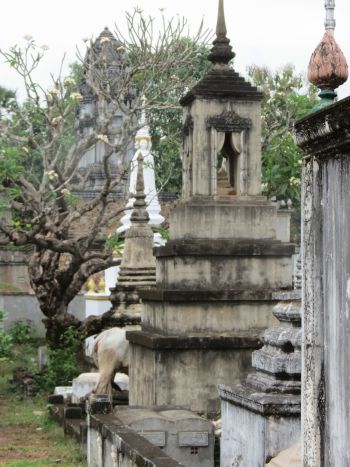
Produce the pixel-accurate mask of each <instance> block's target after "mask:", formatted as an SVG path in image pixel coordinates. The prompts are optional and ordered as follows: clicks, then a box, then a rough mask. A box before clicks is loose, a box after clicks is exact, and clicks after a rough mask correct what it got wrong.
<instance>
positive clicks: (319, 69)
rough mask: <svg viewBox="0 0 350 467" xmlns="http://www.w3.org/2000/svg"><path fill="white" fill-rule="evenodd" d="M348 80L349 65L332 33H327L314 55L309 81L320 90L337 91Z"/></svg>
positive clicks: (311, 59) (310, 65)
mask: <svg viewBox="0 0 350 467" xmlns="http://www.w3.org/2000/svg"><path fill="white" fill-rule="evenodd" d="M347 79H348V65H347V62H346V59H345V57H344V54H343V52H342V51H341V49H340V47H339V45H338V44H337V42H336V41H335V39H334V36H333V34H332V32H331V31H326V32H325V34H324V36H323V38H322V40H321V42H320V43H319V44H318V46H317V47H316V49H315V51H314V53H313V54H312V56H311V58H310V62H309V67H308V80H309V81H310V82H311V83H312V84H314V85H315V86H317V87H318V88H320V89H336V88H337V87H338V86H340V85H341V84H343V83H345V81H346V80H347Z"/></svg>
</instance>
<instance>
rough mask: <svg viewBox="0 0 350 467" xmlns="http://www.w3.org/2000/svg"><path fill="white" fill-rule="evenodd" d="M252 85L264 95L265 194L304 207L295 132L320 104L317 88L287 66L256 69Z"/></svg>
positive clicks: (263, 165)
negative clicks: (276, 68) (296, 124)
mask: <svg viewBox="0 0 350 467" xmlns="http://www.w3.org/2000/svg"><path fill="white" fill-rule="evenodd" d="M248 74H249V77H250V78H251V80H252V82H253V83H254V84H255V85H257V86H259V87H260V88H261V90H262V91H263V93H264V99H263V101H262V112H261V123H262V182H263V191H264V193H265V194H267V195H269V196H276V197H277V199H286V198H287V199H288V198H290V199H291V200H292V201H293V204H294V205H297V206H298V205H299V203H300V176H301V150H300V149H299V148H298V147H297V145H296V144H295V142H294V139H293V135H292V131H293V125H294V123H295V121H296V120H298V119H299V118H302V117H304V116H305V115H307V114H308V113H310V111H311V109H312V108H313V107H314V105H315V102H316V101H317V98H316V92H315V88H314V87H310V86H306V84H305V82H304V80H303V77H302V76H301V75H297V74H295V71H294V69H293V67H292V66H290V65H286V66H285V67H284V68H282V69H281V70H279V71H276V72H275V73H272V72H271V71H270V70H268V69H267V68H259V67H256V66H253V67H251V68H250V69H249V71H248Z"/></svg>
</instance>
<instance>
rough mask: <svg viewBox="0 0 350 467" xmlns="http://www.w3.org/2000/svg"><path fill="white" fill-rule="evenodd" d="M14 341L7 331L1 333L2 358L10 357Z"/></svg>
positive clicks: (0, 349) (0, 351)
mask: <svg viewBox="0 0 350 467" xmlns="http://www.w3.org/2000/svg"><path fill="white" fill-rule="evenodd" d="M12 347H13V339H12V337H11V336H10V334H8V333H7V332H5V331H0V357H9V356H10V355H11V352H12Z"/></svg>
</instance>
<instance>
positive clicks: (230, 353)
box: [129, 344, 253, 413]
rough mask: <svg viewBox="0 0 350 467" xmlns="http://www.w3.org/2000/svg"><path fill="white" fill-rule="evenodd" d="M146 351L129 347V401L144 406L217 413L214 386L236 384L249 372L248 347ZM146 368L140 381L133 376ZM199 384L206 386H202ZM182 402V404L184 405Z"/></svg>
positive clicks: (249, 358) (217, 403) (216, 394)
mask: <svg viewBox="0 0 350 467" xmlns="http://www.w3.org/2000/svg"><path fill="white" fill-rule="evenodd" d="M232 347H233V345H232V344H231V348H230V349H227V350H220V349H215V348H213V349H212V350H211V349H203V350H201V349H187V350H179V349H173V348H171V346H170V347H169V349H168V350H163V349H160V350H158V351H157V350H156V351H154V350H153V349H147V348H145V347H141V346H139V345H135V344H133V345H132V346H131V347H130V349H131V355H130V361H136V362H138V363H137V365H132V366H130V369H129V371H130V380H131V381H132V382H133V384H132V385H130V393H129V401H130V404H131V405H136V404H137V405H142V406H145V407H150V406H162V405H174V406H176V405H179V406H183V405H185V406H187V407H188V408H189V409H190V410H193V411H194V412H207V413H208V412H211V413H213V412H218V411H219V400H218V392H217V385H218V384H229V383H237V382H238V381H239V380H240V379H241V378H243V377H244V376H246V374H247V373H248V372H249V371H250V370H251V366H250V360H251V352H252V350H253V349H252V348H248V349H244V348H242V349H239V348H232ZM140 368H147V373H146V374H145V375H144V378H143V379H142V380H140V378H137V373H138V372H139V371H140ZM203 381H205V382H206V384H203ZM185 401H186V402H185Z"/></svg>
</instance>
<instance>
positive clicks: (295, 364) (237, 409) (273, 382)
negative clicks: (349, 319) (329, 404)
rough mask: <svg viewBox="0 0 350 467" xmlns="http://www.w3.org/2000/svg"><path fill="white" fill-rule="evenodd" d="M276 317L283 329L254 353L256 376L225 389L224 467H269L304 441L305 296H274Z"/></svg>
mask: <svg viewBox="0 0 350 467" xmlns="http://www.w3.org/2000/svg"><path fill="white" fill-rule="evenodd" d="M275 298H277V299H280V303H278V305H276V306H275V308H274V310H273V313H274V315H275V317H276V318H278V320H280V324H279V325H278V326H274V327H272V328H270V329H268V330H267V331H266V332H265V333H264V337H263V341H264V347H263V348H262V349H260V350H258V351H256V352H254V353H253V358H252V364H253V366H254V367H255V368H256V370H257V371H256V372H254V373H250V374H249V375H248V377H247V378H246V379H245V380H244V381H243V382H242V383H240V384H234V385H232V383H231V385H230V386H228V385H220V386H219V393H220V397H221V416H222V437H221V461H220V465H221V466H222V467H229V466H231V465H235V462H237V461H238V460H240V462H241V463H242V465H247V466H248V465H249V466H250V465H251V466H253V465H254V466H255V465H256V466H258V465H265V463H266V462H268V461H269V460H270V459H271V458H272V457H274V456H276V455H277V454H278V453H279V452H280V451H282V450H283V449H286V448H288V447H289V446H291V445H292V444H294V443H297V442H299V441H300V411H301V401H300V391H301V312H300V307H301V304H300V291H293V292H282V293H279V294H275Z"/></svg>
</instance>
